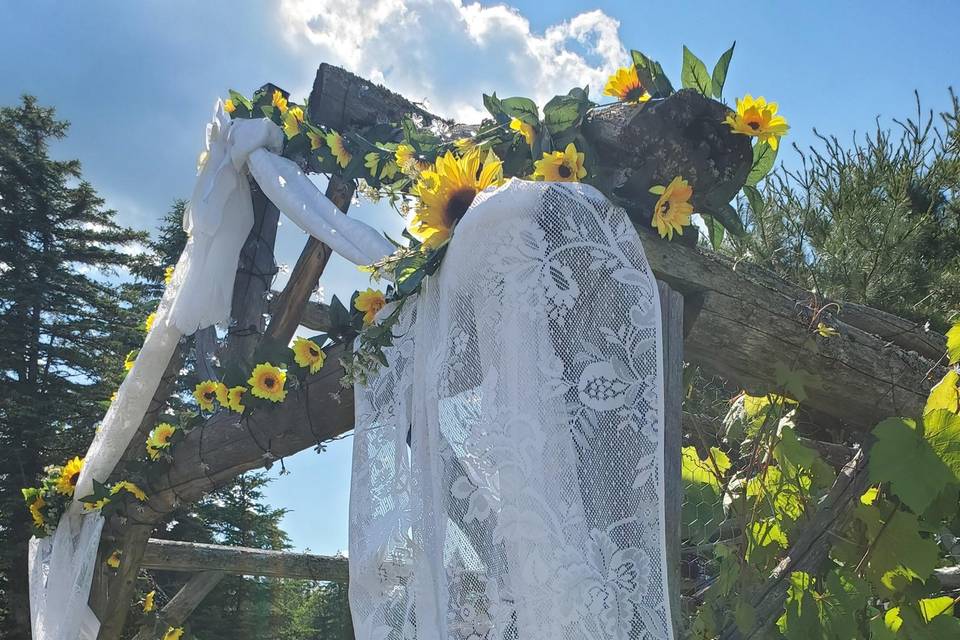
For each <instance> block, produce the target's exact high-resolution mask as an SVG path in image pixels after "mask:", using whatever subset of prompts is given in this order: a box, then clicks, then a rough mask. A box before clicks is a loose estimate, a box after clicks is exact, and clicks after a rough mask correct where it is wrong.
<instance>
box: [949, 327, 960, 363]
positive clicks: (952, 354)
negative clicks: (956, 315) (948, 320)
mask: <svg viewBox="0 0 960 640" xmlns="http://www.w3.org/2000/svg"><path fill="white" fill-rule="evenodd" d="M947 358H948V359H949V360H950V364H957V363H958V362H960V322H958V323H957V324H955V325H953V326H952V327H950V330H949V331H947Z"/></svg>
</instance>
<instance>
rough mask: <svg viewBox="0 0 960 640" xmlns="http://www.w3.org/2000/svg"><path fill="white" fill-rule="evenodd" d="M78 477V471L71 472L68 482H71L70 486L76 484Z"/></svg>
mask: <svg viewBox="0 0 960 640" xmlns="http://www.w3.org/2000/svg"><path fill="white" fill-rule="evenodd" d="M79 479H80V474H79V473H75V474H73V475H72V476H70V484H71V485H72V486H76V484H77V480H79Z"/></svg>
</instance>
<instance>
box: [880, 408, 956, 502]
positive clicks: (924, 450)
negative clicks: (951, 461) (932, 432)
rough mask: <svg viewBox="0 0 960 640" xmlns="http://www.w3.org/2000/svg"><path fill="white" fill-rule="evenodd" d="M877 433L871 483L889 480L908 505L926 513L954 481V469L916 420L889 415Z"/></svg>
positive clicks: (892, 487)
mask: <svg viewBox="0 0 960 640" xmlns="http://www.w3.org/2000/svg"><path fill="white" fill-rule="evenodd" d="M873 435H874V436H875V437H876V438H877V442H876V443H875V444H874V445H873V448H872V449H871V450H870V458H869V473H870V482H874V483H875V482H889V483H890V488H891V489H892V490H893V492H894V493H895V494H896V495H897V497H899V498H900V500H902V501H903V503H904V504H905V505H907V506H908V507H910V508H911V509H913V511H915V512H916V513H923V511H925V510H926V508H927V507H928V506H930V503H931V502H933V500H934V499H935V498H936V497H937V495H938V494H939V493H940V492H941V491H943V488H944V487H945V486H946V485H947V483H949V482H951V481H952V480H953V474H952V473H951V471H950V469H949V468H948V467H947V466H946V465H945V464H944V463H943V461H942V460H941V459H940V458H939V456H938V455H937V453H936V452H935V451H934V450H933V448H932V447H931V446H930V443H928V442H927V441H926V440H925V439H924V437H923V436H922V435H921V434H920V432H919V431H918V430H917V426H916V423H915V422H914V421H912V420H907V419H904V418H888V419H886V420H884V421H883V422H881V423H880V424H878V425H877V426H876V428H875V429H874V430H873Z"/></svg>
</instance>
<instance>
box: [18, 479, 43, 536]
mask: <svg viewBox="0 0 960 640" xmlns="http://www.w3.org/2000/svg"><path fill="white" fill-rule="evenodd" d="M22 491H23V497H24V498H25V499H26V501H27V509H29V510H30V516H31V517H32V518H33V524H34V525H36V527H37V528H38V529H41V528H43V525H44V524H45V523H46V521H45V520H44V518H43V511H41V509H43V508H44V507H45V506H47V501H46V500H44V499H43V494H42V493H40V491H38V490H37V489H23V490H22Z"/></svg>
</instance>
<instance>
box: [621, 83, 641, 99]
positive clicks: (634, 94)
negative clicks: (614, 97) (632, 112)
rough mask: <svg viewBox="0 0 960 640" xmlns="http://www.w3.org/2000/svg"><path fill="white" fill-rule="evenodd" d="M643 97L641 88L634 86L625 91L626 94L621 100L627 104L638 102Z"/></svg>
mask: <svg viewBox="0 0 960 640" xmlns="http://www.w3.org/2000/svg"><path fill="white" fill-rule="evenodd" d="M642 97H643V87H641V86H640V85H636V86H633V87H630V88H629V89H627V92H626V93H625V94H624V96H623V99H624V100H626V101H627V102H639V101H640V98H642Z"/></svg>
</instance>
